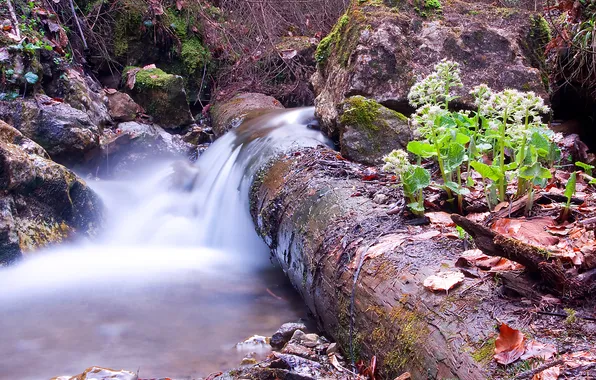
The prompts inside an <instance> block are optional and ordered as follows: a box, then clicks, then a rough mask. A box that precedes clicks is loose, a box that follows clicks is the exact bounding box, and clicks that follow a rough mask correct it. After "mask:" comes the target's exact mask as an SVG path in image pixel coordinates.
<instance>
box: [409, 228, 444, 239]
mask: <svg viewBox="0 0 596 380" xmlns="http://www.w3.org/2000/svg"><path fill="white" fill-rule="evenodd" d="M440 234H441V233H440V232H439V231H437V230H430V231H426V232H423V233H421V234H419V235H414V236H411V237H409V238H408V240H410V241H420V240H428V239H432V238H434V237H435V236H439V235H440Z"/></svg>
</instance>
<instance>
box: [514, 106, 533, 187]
mask: <svg viewBox="0 0 596 380" xmlns="http://www.w3.org/2000/svg"><path fill="white" fill-rule="evenodd" d="M529 118H530V114H529V110H526V120H525V124H524V136H523V138H522V144H521V150H520V152H519V161H518V162H517V167H518V168H521V167H522V165H523V164H524V160H525V159H526V145H527V144H528V133H527V132H528V126H529V124H530V123H529ZM527 185H528V184H527V181H526V180H525V179H524V178H522V177H518V179H517V196H518V197H520V196H521V195H522V194H523V193H524V192H525V191H526V187H527ZM530 186H531V185H530Z"/></svg>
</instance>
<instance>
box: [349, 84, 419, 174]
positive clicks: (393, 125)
mask: <svg viewBox="0 0 596 380" xmlns="http://www.w3.org/2000/svg"><path fill="white" fill-rule="evenodd" d="M338 121H339V124H338V131H339V144H340V149H341V154H342V156H344V157H346V158H348V159H350V160H352V161H356V162H360V163H363V164H367V165H377V164H380V163H382V162H383V156H385V155H386V154H388V153H390V152H391V151H392V150H393V149H405V148H406V146H407V145H408V142H409V141H410V140H411V138H412V133H411V130H410V126H409V123H408V118H407V117H405V116H404V115H402V114H401V113H399V112H396V111H393V110H391V109H389V108H387V107H383V106H382V105H380V104H379V103H377V102H376V101H374V100H371V99H366V98H364V97H363V96H353V97H350V98H348V99H346V100H345V101H344V102H343V103H341V105H340V107H339V114H338Z"/></svg>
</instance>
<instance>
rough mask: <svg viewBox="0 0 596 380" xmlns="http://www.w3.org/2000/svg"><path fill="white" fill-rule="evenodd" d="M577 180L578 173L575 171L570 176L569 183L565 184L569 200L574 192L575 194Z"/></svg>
mask: <svg viewBox="0 0 596 380" xmlns="http://www.w3.org/2000/svg"><path fill="white" fill-rule="evenodd" d="M576 182H577V174H576V172H573V173H571V175H570V176H569V180H568V181H567V184H566V185H565V197H566V198H567V201H569V200H570V199H571V197H572V196H573V194H575V184H576Z"/></svg>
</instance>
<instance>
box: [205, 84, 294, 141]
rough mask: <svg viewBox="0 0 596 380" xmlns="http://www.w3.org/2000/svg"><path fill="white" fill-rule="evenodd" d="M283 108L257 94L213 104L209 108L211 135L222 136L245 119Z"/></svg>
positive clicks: (239, 95)
mask: <svg viewBox="0 0 596 380" xmlns="http://www.w3.org/2000/svg"><path fill="white" fill-rule="evenodd" d="M282 108H284V107H283V106H282V105H281V103H280V102H279V101H277V100H276V99H275V98H273V97H271V96H267V95H263V94H258V93H242V94H238V95H236V96H234V97H233V98H232V99H230V100H228V101H226V102H219V103H215V105H214V106H213V107H211V118H212V121H213V133H214V134H215V136H216V137H219V136H222V135H223V134H224V133H226V132H227V131H229V130H230V129H233V128H236V127H238V126H239V125H240V123H242V121H243V120H244V119H246V118H247V117H249V116H250V117H253V116H258V115H259V113H260V112H263V111H265V110H271V109H282Z"/></svg>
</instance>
